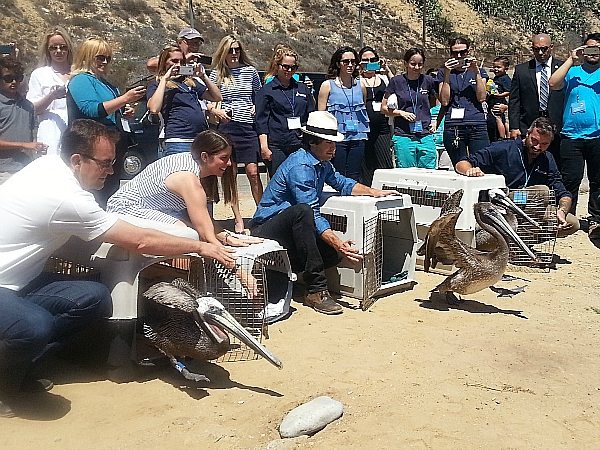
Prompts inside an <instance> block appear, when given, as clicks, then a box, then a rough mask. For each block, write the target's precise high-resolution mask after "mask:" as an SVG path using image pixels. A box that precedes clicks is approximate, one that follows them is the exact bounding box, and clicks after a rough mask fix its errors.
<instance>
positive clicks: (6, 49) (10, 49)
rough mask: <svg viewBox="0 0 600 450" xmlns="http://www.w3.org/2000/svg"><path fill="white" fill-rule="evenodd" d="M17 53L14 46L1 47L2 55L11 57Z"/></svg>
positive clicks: (3, 45)
mask: <svg viewBox="0 0 600 450" xmlns="http://www.w3.org/2000/svg"><path fill="white" fill-rule="evenodd" d="M14 51H15V46H14V44H2V45H0V55H11V54H12V53H13V52H14Z"/></svg>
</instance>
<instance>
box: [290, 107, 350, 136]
mask: <svg viewBox="0 0 600 450" xmlns="http://www.w3.org/2000/svg"><path fill="white" fill-rule="evenodd" d="M300 129H301V130H302V132H303V133H306V134H312V135H313V136H317V137H320V138H322V139H325V140H328V141H333V142H340V141H343V140H344V135H343V134H342V133H340V132H338V123H337V119H336V118H335V116H334V115H333V114H331V113H330V112H327V111H313V112H311V113H310V114H309V115H308V121H307V122H306V126H305V127H301V128H300Z"/></svg>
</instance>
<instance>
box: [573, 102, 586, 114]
mask: <svg viewBox="0 0 600 450" xmlns="http://www.w3.org/2000/svg"><path fill="white" fill-rule="evenodd" d="M571 113H572V114H577V113H585V102H584V101H583V100H582V101H580V102H575V103H571Z"/></svg>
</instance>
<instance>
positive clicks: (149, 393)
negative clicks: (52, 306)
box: [0, 198, 600, 449]
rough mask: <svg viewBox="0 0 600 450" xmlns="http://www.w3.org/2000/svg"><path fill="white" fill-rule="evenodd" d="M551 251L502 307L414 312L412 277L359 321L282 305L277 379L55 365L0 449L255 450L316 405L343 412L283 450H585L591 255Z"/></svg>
mask: <svg viewBox="0 0 600 450" xmlns="http://www.w3.org/2000/svg"><path fill="white" fill-rule="evenodd" d="M584 201H585V198H584V199H582V203H583V202H584ZM243 209H244V211H246V213H248V214H249V211H251V209H252V205H248V204H245V205H244V207H243ZM220 211H221V210H220ZM222 211H225V210H222ZM223 214H224V213H223ZM557 253H559V254H560V256H561V257H562V258H564V259H565V260H566V261H565V263H564V264H560V265H559V266H558V269H557V270H553V271H552V272H550V273H524V272H519V273H515V274H516V275H518V276H521V277H523V278H526V279H528V280H530V281H531V282H530V283H526V282H521V281H517V282H510V283H503V285H505V286H516V285H523V284H526V285H528V288H527V290H526V292H524V293H521V294H519V295H517V296H515V297H514V298H498V297H496V294H494V293H493V292H491V291H489V290H486V291H484V292H481V293H478V294H475V295H471V296H469V297H468V300H467V301H465V302H464V304H463V305H462V306H461V307H460V308H455V307H450V308H448V307H447V306H445V305H444V304H443V303H442V302H439V301H433V302H432V301H429V290H430V289H431V288H432V287H433V286H435V284H436V283H439V282H440V280H441V279H442V277H441V276H439V275H431V274H425V273H423V272H418V273H417V279H418V281H419V284H418V285H417V286H416V287H415V289H414V290H412V291H408V292H405V293H401V294H396V295H393V296H390V297H387V298H384V299H381V300H379V301H378V302H377V303H376V304H375V305H374V306H373V307H372V308H371V310H370V311H369V312H362V311H360V310H356V309H352V308H347V309H346V310H345V312H344V314H343V315H342V316H339V317H327V316H323V315H318V314H317V313H315V312H313V311H312V310H308V309H307V308H305V307H304V306H302V305H300V304H298V303H293V306H294V307H295V308H297V311H296V312H294V314H293V316H292V317H291V318H290V319H288V320H285V321H283V322H281V323H278V324H275V325H273V326H271V327H270V336H271V338H270V339H269V340H268V341H267V345H268V346H269V347H270V348H271V349H272V350H273V351H274V352H275V353H276V354H277V355H278V356H280V357H281V358H282V360H283V361H284V364H285V367H284V370H282V371H277V370H276V369H274V368H273V367H272V366H270V365H268V364H267V363H266V362H265V361H262V360H259V361H249V362H237V363H223V364H221V365H213V364H208V365H205V366H202V367H201V368H202V370H204V371H205V372H204V373H206V374H207V375H208V376H209V377H210V378H211V379H212V380H214V382H213V384H211V385H210V386H209V387H207V388H204V389H199V388H194V387H188V388H180V386H181V385H183V384H184V383H183V381H184V380H183V379H182V378H180V377H179V376H178V374H176V373H174V372H173V371H172V370H170V369H164V370H160V371H153V372H149V373H147V374H146V378H145V379H144V380H140V381H137V382H131V383H123V384H116V383H113V382H110V381H106V380H104V379H102V376H101V375H100V374H99V373H96V372H94V371H90V370H89V369H86V370H82V369H80V368H78V367H77V366H71V365H68V364H66V363H65V364H63V365H61V366H59V367H58V370H59V372H58V373H57V378H56V380H57V382H58V385H57V386H56V387H55V388H54V389H53V390H52V393H51V396H49V397H48V398H47V400H46V401H44V402H38V403H36V404H34V405H32V407H31V410H30V411H29V413H28V417H29V418H15V419H5V420H2V423H1V424H0V442H2V443H3V444H2V447H3V448H7V449H13V448H15V449H16V448H18V449H21V448H32V449H33V448H36V449H39V448H44V449H54V448H56V449H59V448H60V449H80V448H102V449H121V448H128V449H129V448H166V447H169V448H176V447H180V446H185V447H188V448H215V449H232V448H236V449H237V448H241V449H246V448H249V449H254V448H257V449H258V448H266V446H267V444H268V443H269V442H270V441H272V440H274V439H277V438H278V437H279V436H278V432H277V426H278V424H279V422H280V421H281V418H282V417H283V416H284V414H285V413H286V412H287V411H289V410H290V409H292V408H293V407H295V406H297V405H298V404H300V403H303V402H305V401H307V400H309V399H310V398H313V397H315V396H318V395H330V396H332V397H334V398H337V399H338V400H340V401H342V402H343V403H344V405H345V413H344V416H343V417H342V418H341V419H340V420H338V421H337V422H335V423H333V424H331V425H330V426H328V427H327V428H326V429H325V430H323V431H322V432H320V433H318V434H317V435H315V436H314V437H312V438H310V439H304V440H300V441H297V442H294V441H292V442H289V443H288V444H287V446H286V447H285V448H357V449H358V448H390V449H396V448H492V449H503V448H540V449H541V448H573V449H586V448H590V449H591V448H598V442H599V441H600V413H599V411H598V405H599V404H600V381H599V378H598V374H599V373H600V346H599V345H598V344H599V339H600V332H599V329H600V327H599V324H600V302H599V300H598V285H599V283H598V280H597V278H598V270H597V264H598V256H599V255H600V250H598V249H596V248H595V247H593V246H592V245H591V244H590V243H589V241H588V240H587V236H586V235H585V234H583V233H581V232H580V233H577V234H576V235H574V236H571V237H569V238H566V239H564V240H562V241H560V242H559V244H558V245H557ZM349 303H350V304H351V305H356V303H355V302H354V301H353V300H350V301H349ZM50 400H51V401H50Z"/></svg>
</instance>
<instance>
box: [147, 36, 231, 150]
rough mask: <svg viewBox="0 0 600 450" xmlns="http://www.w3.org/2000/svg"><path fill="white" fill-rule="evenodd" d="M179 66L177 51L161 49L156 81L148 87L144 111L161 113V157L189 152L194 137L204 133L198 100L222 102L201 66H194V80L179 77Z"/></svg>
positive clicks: (175, 48)
mask: <svg viewBox="0 0 600 450" xmlns="http://www.w3.org/2000/svg"><path fill="white" fill-rule="evenodd" d="M182 65H185V56H184V54H183V51H182V50H181V48H179V47H178V46H177V45H169V46H167V47H165V48H164V49H163V50H162V52H161V53H160V56H159V58H158V69H157V75H156V81H154V82H152V83H150V85H149V86H148V110H149V111H150V112H152V113H154V114H158V113H162V117H163V120H164V124H165V130H164V132H165V152H164V154H165V155H173V154H175V153H181V152H189V151H190V149H191V147H192V142H193V141H194V138H195V137H196V135H198V133H200V132H201V131H204V130H206V129H208V124H207V121H206V115H205V114H204V110H203V108H202V105H201V100H209V101H214V102H218V101H221V99H222V97H221V92H220V91H219V88H218V87H217V86H215V84H214V83H213V82H212V81H210V80H209V79H208V76H207V75H206V72H205V71H204V67H203V66H202V65H201V64H196V65H194V73H195V77H191V76H184V75H180V74H179V71H180V69H181V66H182ZM198 79H199V80H200V81H201V82H200V81H198Z"/></svg>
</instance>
